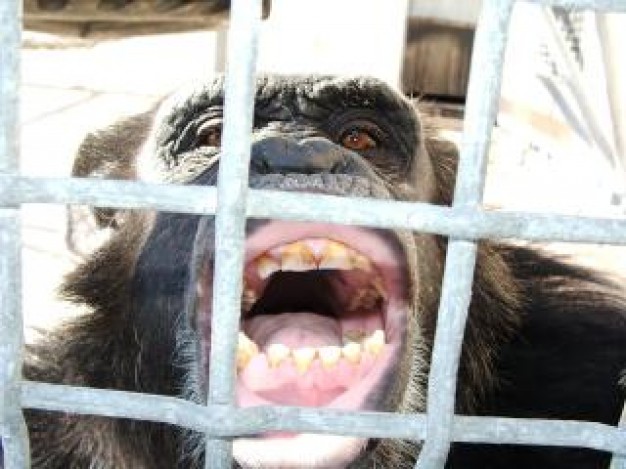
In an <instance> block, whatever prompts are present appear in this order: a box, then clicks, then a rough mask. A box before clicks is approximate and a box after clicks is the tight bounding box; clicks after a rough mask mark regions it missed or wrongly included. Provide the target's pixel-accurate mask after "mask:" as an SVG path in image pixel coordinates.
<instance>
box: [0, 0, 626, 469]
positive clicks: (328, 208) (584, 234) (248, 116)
mask: <svg viewBox="0 0 626 469" xmlns="http://www.w3.org/2000/svg"><path fill="white" fill-rule="evenodd" d="M526 1H528V2H531V3H540V4H543V5H549V6H562V7H567V8H592V9H596V10H598V11H623V12H626V2H625V1H624V0H595V1H594V0H543V1H542V0H526ZM260 3H261V2H260V0H255V3H254V4H251V3H250V2H247V1H244V0H234V1H233V6H232V21H231V32H230V35H231V40H230V41H229V52H228V53H229V66H228V74H227V85H226V86H227V89H226V101H227V104H226V113H227V114H226V117H225V122H226V126H225V130H224V152H225V153H226V154H228V155H230V156H229V158H225V159H224V160H223V161H222V163H221V168H220V176H219V178H220V180H219V184H218V188H217V189H216V188H206V187H184V186H175V185H174V186H161V185H158V184H145V183H135V182H123V181H80V180H72V179H69V178H68V179H40V178H28V177H21V176H18V175H17V170H18V165H17V154H18V148H17V147H18V145H17V142H18V134H17V95H18V83H19V81H18V69H19V67H18V65H19V55H18V48H19V46H20V33H21V30H20V29H21V12H20V6H19V5H20V4H21V0H9V1H6V0H5V1H2V2H0V24H2V28H1V29H0V39H1V41H0V54H1V55H0V207H1V208H0V253H1V255H2V260H1V261H0V306H1V308H2V309H1V310H0V319H1V322H0V385H1V388H0V392H1V393H0V396H1V397H0V399H2V400H1V401H0V429H1V432H2V433H1V435H2V444H3V449H4V464H5V467H6V468H7V469H13V468H21V467H27V466H28V452H29V450H28V438H27V433H26V427H25V423H24V419H23V416H22V414H21V409H22V408H37V409H49V410H56V411H65V412H75V413H82V414H95V415H104V416H110V417H128V418H134V419H143V420H151V421H157V422H166V423H171V424H175V425H179V426H183V427H187V428H191V429H194V430H197V431H200V432H203V433H204V434H205V435H206V436H207V438H208V440H207V458H206V464H207V467H209V466H210V467H211V468H230V467H231V464H232V451H231V445H230V441H231V440H232V438H234V437H237V436H242V435H252V434H255V433H259V432H266V431H306V432H318V433H334V434H343V435H355V436H362V437H377V438H401V439H408V440H414V441H425V442H426V443H425V445H424V450H423V452H422V454H421V456H420V459H419V461H418V467H440V466H442V465H443V464H444V462H445V458H446V455H447V452H448V448H449V445H450V442H452V441H459V442H490V443H502V444H541V445H548V446H550V445H558V446H571V447H586V448H593V449H599V450H604V451H609V452H613V453H614V454H615V458H614V464H615V466H616V467H620V468H621V467H623V466H624V460H625V459H626V431H625V430H624V428H623V427H620V428H616V427H612V426H609V425H604V424H600V423H590V422H578V421H547V420H532V419H513V418H499V417H470V416H460V415H456V414H455V413H454V390H455V387H456V371H457V368H458V360H459V352H460V347H461V343H462V340H463V329H464V324H465V319H466V314H467V306H468V303H469V292H470V289H471V277H472V273H473V266H474V263H475V256H476V244H475V241H476V240H478V239H482V238H515V239H528V240H535V241H539V240H541V241H549V240H559V241H577V242H596V243H611V244H626V220H613V219H599V218H580V217H565V216H555V215H538V214H530V213H510V212H490V211H486V210H483V209H482V208H481V207H480V203H481V199H482V191H483V186H484V170H485V154H486V148H487V145H488V142H489V136H490V130H491V126H492V124H493V121H494V115H495V108H496V102H497V96H498V90H499V83H500V80H501V73H500V72H501V65H502V54H503V48H504V43H505V39H506V32H507V23H508V19H509V15H510V10H511V7H512V5H513V3H514V0H505V1H499V0H487V1H485V4H484V7H483V8H484V9H483V12H482V18H483V19H482V20H481V22H480V27H479V29H478V32H477V39H476V45H475V56H474V59H473V69H474V70H480V73H481V77H480V80H478V79H475V78H474V79H472V80H471V82H470V89H469V93H468V96H469V98H468V104H467V118H466V121H465V124H464V137H463V142H462V148H461V150H462V151H461V161H460V167H459V178H458V181H457V190H456V193H455V200H454V205H453V207H435V206H430V205H428V204H419V203H409V202H393V201H383V200H368V201H367V202H364V201H363V200H357V199H344V198H339V197H333V196H325V195H314V194H290V196H289V197H284V195H283V194H281V193H278V192H273V191H263V190H248V187H247V172H248V158H249V145H250V137H251V126H252V125H251V122H252V100H253V93H254V91H253V90H254V87H253V80H254V63H255V55H256V41H257V29H258V23H259V20H260ZM233 38H234V39H233ZM474 73H475V74H477V72H474ZM485 73H487V76H486V77H485V75H484V74H485ZM225 182H227V183H228V186H229V187H228V190H224V183H225ZM247 196H248V197H247ZM246 198H248V200H246ZM218 199H219V206H218V203H217V201H218ZM33 202H39V203H41V202H43V203H88V204H93V205H100V206H109V207H122V208H152V209H156V210H165V211H175V212H183V213H194V214H200V215H212V214H215V213H216V214H217V217H216V218H217V235H216V275H215V285H214V292H215V295H214V299H213V301H214V304H213V310H214V311H216V312H217V313H216V314H215V315H214V316H213V318H212V321H213V322H212V331H213V338H212V350H211V367H210V380H209V393H208V403H207V406H199V405H196V404H193V403H191V402H187V401H184V400H180V399H176V398H170V397H164V396H155V395H144V394H138V393H131V392H121V391H110V390H96V389H85V388H79V387H72V386H62V385H51V384H44V383H34V382H28V381H21V373H20V368H21V353H22V348H23V337H22V321H21V312H20V307H21V305H20V285H19V279H20V251H19V245H20V240H19V206H20V205H22V204H25V203H33ZM250 216H255V217H262V218H282V219H290V220H291V219H293V220H307V221H326V222H335V223H344V224H357V225H365V226H376V227H386V228H392V227H393V228H405V229H410V230H415V231H422V232H428V233H436V234H441V235H446V236H449V237H450V239H451V241H450V243H449V251H448V262H447V264H446V272H445V275H444V287H443V291H444V293H443V294H442V299H441V312H440V316H439V324H438V325H437V331H436V341H435V346H434V350H433V363H432V369H431V377H430V379H429V396H430V398H429V403H428V409H427V413H426V414H415V415H399V414H392V413H377V412H347V411H337V410H330V409H307V408H293V407H279V406H276V407H267V408H249V409H239V408H237V407H236V406H234V388H233V384H234V373H233V370H234V367H233V366H232V365H233V363H234V361H235V344H236V342H235V341H233V338H236V336H237V332H238V325H239V311H240V309H239V301H240V293H241V275H240V274H241V271H242V269H243V242H244V239H243V229H244V225H245V219H246V217H250ZM452 279H454V282H451V280H452ZM452 283H454V285H452V286H453V287H454V288H452V286H451V284H452Z"/></svg>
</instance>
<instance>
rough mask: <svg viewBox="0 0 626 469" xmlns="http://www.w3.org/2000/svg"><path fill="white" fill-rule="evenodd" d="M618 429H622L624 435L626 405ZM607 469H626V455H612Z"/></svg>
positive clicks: (625, 430) (625, 428) (625, 429)
mask: <svg viewBox="0 0 626 469" xmlns="http://www.w3.org/2000/svg"><path fill="white" fill-rule="evenodd" d="M617 425H618V427H619V428H620V429H622V431H623V432H625V433H626V404H624V408H623V409H622V416H621V418H620V419H619V422H618V424H617ZM609 469H626V455H624V454H622V455H619V454H617V453H615V454H613V457H612V458H611V466H610V468H609Z"/></svg>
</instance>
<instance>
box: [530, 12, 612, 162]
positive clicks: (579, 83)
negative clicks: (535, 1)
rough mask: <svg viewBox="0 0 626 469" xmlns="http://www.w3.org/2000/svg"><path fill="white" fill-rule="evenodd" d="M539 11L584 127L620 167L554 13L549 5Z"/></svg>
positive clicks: (608, 156)
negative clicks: (563, 70) (541, 13)
mask: <svg viewBox="0 0 626 469" xmlns="http://www.w3.org/2000/svg"><path fill="white" fill-rule="evenodd" d="M542 12H543V18H544V21H545V23H546V26H547V29H548V32H549V33H550V38H551V44H552V46H553V48H554V49H555V52H556V53H555V54H554V58H555V60H556V61H557V62H558V63H559V64H561V65H562V66H563V68H564V69H565V78H566V83H567V85H568V88H569V89H570V91H571V93H572V95H573V96H574V99H575V100H576V101H575V102H576V104H577V105H578V107H579V108H580V112H579V115H580V118H581V119H582V121H583V122H584V123H585V125H586V126H587V130H588V131H589V134H590V135H591V137H592V138H593V140H594V142H595V144H596V146H597V148H598V149H599V150H600V151H601V152H602V154H603V155H604V157H605V158H606V159H607V160H608V161H609V162H610V163H611V165H612V166H613V167H614V168H615V169H616V170H618V171H619V170H620V169H622V168H621V162H620V159H619V157H618V155H617V154H616V153H615V149H614V148H613V146H612V145H611V142H610V141H609V138H608V137H607V132H606V131H605V129H604V126H603V125H602V120H601V119H600V117H599V116H598V112H597V108H596V104H595V102H594V101H596V100H597V98H595V97H594V96H593V95H592V94H590V93H589V91H588V87H587V86H586V80H585V78H584V77H583V74H582V72H581V69H580V67H579V66H578V64H577V63H576V61H575V60H574V57H573V56H572V54H571V52H570V50H569V46H568V44H567V43H566V41H565V38H564V36H563V33H562V32H561V29H560V26H559V24H558V22H557V19H556V16H555V15H554V12H553V11H552V9H551V8H543V9H542ZM594 98H595V99H594Z"/></svg>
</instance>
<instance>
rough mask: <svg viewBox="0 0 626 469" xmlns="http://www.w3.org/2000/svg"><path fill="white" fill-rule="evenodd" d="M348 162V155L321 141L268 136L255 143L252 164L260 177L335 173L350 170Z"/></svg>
mask: <svg viewBox="0 0 626 469" xmlns="http://www.w3.org/2000/svg"><path fill="white" fill-rule="evenodd" d="M347 158H348V154H347V152H346V151H344V150H343V149H342V148H341V147H338V146H337V145H336V144H334V143H333V142H331V141H329V140H327V139H325V138H322V137H306V138H302V139H300V140H296V139H295V138H289V137H283V136H267V137H263V138H261V139H259V140H257V141H256V142H254V143H253V145H252V151H251V163H250V164H251V171H252V172H256V173H258V174H270V173H302V174H311V173H319V172H322V173H335V172H338V171H341V169H342V168H345V167H347V161H346V160H347Z"/></svg>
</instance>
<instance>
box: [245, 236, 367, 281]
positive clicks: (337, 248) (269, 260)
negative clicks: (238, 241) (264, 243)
mask: <svg viewBox="0 0 626 469" xmlns="http://www.w3.org/2000/svg"><path fill="white" fill-rule="evenodd" d="M254 262H255V265H256V272H257V274H258V275H259V277H260V278H261V279H262V280H265V279H266V278H268V277H269V276H270V275H272V274H273V273H274V272H277V271H279V270H282V271H295V272H302V271H307V270H315V269H339V270H350V269H360V270H364V271H366V272H369V271H370V270H371V263H370V261H369V259H368V258H367V257H365V256H364V255H362V254H360V253H358V252H357V251H355V250H354V249H352V248H350V247H348V246H346V245H345V244H342V243H339V242H337V241H332V240H329V239H309V240H307V239H305V240H300V241H296V242H294V243H290V244H284V245H282V246H278V247H276V248H274V249H271V250H269V251H267V252H266V253H265V254H263V255H261V256H260V257H258V258H257V259H256V260H255V261H254Z"/></svg>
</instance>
